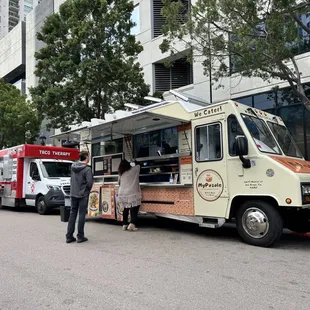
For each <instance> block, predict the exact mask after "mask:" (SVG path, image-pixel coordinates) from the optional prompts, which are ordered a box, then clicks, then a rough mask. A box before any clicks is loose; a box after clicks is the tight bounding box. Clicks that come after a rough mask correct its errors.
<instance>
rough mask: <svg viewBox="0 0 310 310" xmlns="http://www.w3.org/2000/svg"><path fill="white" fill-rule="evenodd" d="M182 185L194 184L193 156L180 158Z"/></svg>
mask: <svg viewBox="0 0 310 310" xmlns="http://www.w3.org/2000/svg"><path fill="white" fill-rule="evenodd" d="M180 183H181V184H183V185H184V184H193V161H192V156H183V157H180Z"/></svg>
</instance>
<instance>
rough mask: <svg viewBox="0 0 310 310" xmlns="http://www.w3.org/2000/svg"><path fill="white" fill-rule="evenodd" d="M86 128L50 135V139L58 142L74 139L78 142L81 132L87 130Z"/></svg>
mask: <svg viewBox="0 0 310 310" xmlns="http://www.w3.org/2000/svg"><path fill="white" fill-rule="evenodd" d="M88 128H89V126H83V127H79V128H76V129H73V130H68V131H65V132H61V133H59V134H55V135H51V136H50V138H56V139H59V140H64V139H65V140H74V139H77V140H79V138H80V133H81V131H82V130H85V129H88Z"/></svg>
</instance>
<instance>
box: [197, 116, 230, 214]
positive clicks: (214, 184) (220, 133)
mask: <svg viewBox="0 0 310 310" xmlns="http://www.w3.org/2000/svg"><path fill="white" fill-rule="evenodd" d="M208 121H210V123H207V124H206V119H205V118H204V119H199V120H195V121H193V126H192V128H193V133H192V134H193V137H194V142H193V144H194V145H193V151H194V152H195V153H194V154H195V156H193V157H194V158H193V172H194V186H195V190H194V192H195V196H194V199H195V213H196V215H206V214H207V215H208V216H211V217H212V216H214V217H224V216H225V213H226V209H227V203H228V195H227V174H226V156H225V152H224V148H223V145H224V141H226V140H227V139H226V135H225V131H224V122H223V121H221V120H219V117H216V116H214V117H210V118H208Z"/></svg>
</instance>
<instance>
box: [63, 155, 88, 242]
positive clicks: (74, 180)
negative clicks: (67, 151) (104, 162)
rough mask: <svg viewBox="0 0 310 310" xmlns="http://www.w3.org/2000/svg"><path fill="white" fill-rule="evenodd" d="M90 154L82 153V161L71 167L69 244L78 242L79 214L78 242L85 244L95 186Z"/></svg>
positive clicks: (67, 236)
mask: <svg viewBox="0 0 310 310" xmlns="http://www.w3.org/2000/svg"><path fill="white" fill-rule="evenodd" d="M88 162H89V154H88V153H87V152H84V151H83V152H81V153H80V161H79V162H76V163H73V164H72V166H71V212H70V217H69V222H68V229H67V235H66V238H67V240H66V241H67V243H71V242H74V241H76V239H75V238H74V236H73V234H74V230H75V221H76V218H77V214H78V213H79V220H78V234H77V242H78V243H81V242H85V241H87V240H88V239H87V238H86V237H85V236H84V226H85V216H86V211H87V206H88V197H89V193H90V191H91V189H92V186H93V175H92V171H91V167H90V166H88V165H87V164H88Z"/></svg>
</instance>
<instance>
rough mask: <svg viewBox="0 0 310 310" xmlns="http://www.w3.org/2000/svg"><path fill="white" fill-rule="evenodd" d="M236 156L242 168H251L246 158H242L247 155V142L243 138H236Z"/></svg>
mask: <svg viewBox="0 0 310 310" xmlns="http://www.w3.org/2000/svg"><path fill="white" fill-rule="evenodd" d="M235 142H236V155H238V156H239V158H240V160H241V162H242V164H243V168H245V169H248V168H251V161H250V160H249V159H247V158H244V156H245V155H248V153H249V147H248V140H247V139H246V137H245V136H236V138H235Z"/></svg>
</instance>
